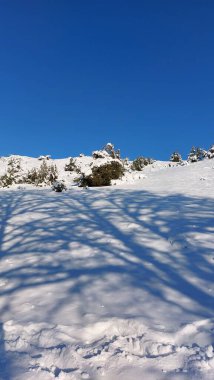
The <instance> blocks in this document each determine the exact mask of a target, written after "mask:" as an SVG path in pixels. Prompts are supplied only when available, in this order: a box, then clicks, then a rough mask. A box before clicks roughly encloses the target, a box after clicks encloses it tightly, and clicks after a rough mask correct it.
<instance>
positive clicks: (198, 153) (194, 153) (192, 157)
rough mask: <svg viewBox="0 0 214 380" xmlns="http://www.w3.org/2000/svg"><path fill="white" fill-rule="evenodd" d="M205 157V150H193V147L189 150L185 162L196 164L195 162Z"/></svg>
mask: <svg viewBox="0 0 214 380" xmlns="http://www.w3.org/2000/svg"><path fill="white" fill-rule="evenodd" d="M206 156H207V152H206V150H204V149H201V148H199V147H197V148H195V147H194V146H193V147H192V149H191V151H190V153H189V155H188V158H187V161H188V162H191V163H193V162H197V161H201V160H203V159H204V158H205V157H206Z"/></svg>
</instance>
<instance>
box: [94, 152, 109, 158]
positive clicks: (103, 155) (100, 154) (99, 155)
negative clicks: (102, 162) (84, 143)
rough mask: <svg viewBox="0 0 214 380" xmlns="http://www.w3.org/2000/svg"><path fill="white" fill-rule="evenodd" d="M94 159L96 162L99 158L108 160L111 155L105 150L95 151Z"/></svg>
mask: <svg viewBox="0 0 214 380" xmlns="http://www.w3.org/2000/svg"><path fill="white" fill-rule="evenodd" d="M92 157H93V158H94V159H95V160H96V159H98V158H107V157H109V154H108V153H107V152H106V151H105V150H94V152H92Z"/></svg>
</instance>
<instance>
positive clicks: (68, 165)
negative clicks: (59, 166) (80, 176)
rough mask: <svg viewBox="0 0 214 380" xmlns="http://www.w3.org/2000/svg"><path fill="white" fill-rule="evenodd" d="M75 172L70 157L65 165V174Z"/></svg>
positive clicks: (74, 166) (72, 160) (75, 168)
mask: <svg viewBox="0 0 214 380" xmlns="http://www.w3.org/2000/svg"><path fill="white" fill-rule="evenodd" d="M76 170H77V167H76V164H75V161H74V159H73V158H72V157H71V158H70V160H69V163H68V164H66V165H65V171H66V172H74V171H76Z"/></svg>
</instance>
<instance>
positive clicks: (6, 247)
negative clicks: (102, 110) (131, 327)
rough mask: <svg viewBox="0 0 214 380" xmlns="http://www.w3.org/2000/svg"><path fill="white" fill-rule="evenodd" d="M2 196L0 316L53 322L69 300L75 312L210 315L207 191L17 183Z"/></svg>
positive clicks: (211, 203)
mask: <svg viewBox="0 0 214 380" xmlns="http://www.w3.org/2000/svg"><path fill="white" fill-rule="evenodd" d="M0 204H1V218H0V252H1V253H0V272H1V278H0V296H1V298H2V300H3V301H2V302H1V316H2V318H3V320H5V319H7V316H8V315H11V313H16V312H17V313H23V314H20V315H19V314H17V315H18V316H19V317H20V318H21V319H22V317H23V316H24V315H25V316H28V315H29V318H30V316H31V317H32V315H33V316H34V317H35V320H37V321H39V320H43V321H44V320H48V321H56V320H57V318H58V315H59V313H60V310H61V309H62V308H66V307H67V304H72V303H73V304H74V305H75V303H77V304H78V312H77V319H78V318H79V317H80V316H84V315H87V313H88V314H90V313H92V314H93V313H95V314H97V315H101V316H105V317H112V316H117V317H120V316H123V317H124V316H125V317H127V318H129V317H140V316H143V318H144V319H145V320H147V321H148V323H153V322H154V323H155V321H156V320H158V319H161V316H162V317H163V318H162V319H163V320H164V319H167V318H168V319H169V320H170V319H171V320H173V318H176V316H177V315H182V313H185V315H186V316H188V317H189V318H190V319H191V318H192V319H199V318H209V317H212V316H213V308H214V302H213V292H210V291H209V286H210V284H211V283H212V281H213V276H214V272H213V264H212V262H213V261H212V260H213V256H214V254H213V243H214V239H213V231H212V229H211V227H212V226H214V213H213V210H214V200H213V199H208V198H207V199H205V198H197V197H190V196H184V195H180V194H176V195H158V194H155V193H150V192H147V191H136V190H135V191H132V190H125V189H124V190H123V189H122V190H121V189H113V190H112V189H97V190H94V189H93V190H91V189H89V190H73V191H72V190H71V191H69V192H67V193H65V194H57V193H53V192H51V191H49V190H39V191H36V190H24V189H23V190H17V191H2V192H0ZM52 286H54V288H52ZM121 289H122V290H121ZM52 290H53V292H52ZM31 292H32V297H31ZM48 292H50V299H49V298H48ZM51 292H52V293H53V294H52V296H51ZM17 297H18V298H17ZM17 299H18V300H19V301H17ZM21 300H22V301H21ZM17 302H18V303H17ZM20 302H21V303H20ZM30 307H32V308H34V309H30ZM169 311H170V313H169ZM166 313H168V314H169V315H166ZM170 314H171V315H170ZM15 315H16V314H15ZM23 318H27V317H23Z"/></svg>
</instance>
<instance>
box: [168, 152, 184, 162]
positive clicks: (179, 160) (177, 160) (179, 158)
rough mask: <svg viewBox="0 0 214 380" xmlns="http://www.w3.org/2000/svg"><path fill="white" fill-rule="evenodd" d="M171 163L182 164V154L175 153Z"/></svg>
mask: <svg viewBox="0 0 214 380" xmlns="http://www.w3.org/2000/svg"><path fill="white" fill-rule="evenodd" d="M170 161H172V162H178V163H181V162H182V157H181V155H180V153H178V152H173V153H172V155H171V157H170Z"/></svg>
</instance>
